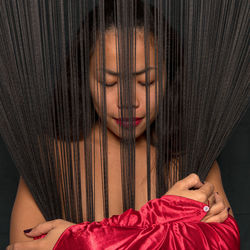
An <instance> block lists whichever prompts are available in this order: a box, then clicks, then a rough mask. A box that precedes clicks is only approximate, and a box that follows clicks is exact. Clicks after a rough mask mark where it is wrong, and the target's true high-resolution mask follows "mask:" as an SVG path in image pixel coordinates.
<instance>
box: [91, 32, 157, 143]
mask: <svg viewBox="0 0 250 250" xmlns="http://www.w3.org/2000/svg"><path fill="white" fill-rule="evenodd" d="M135 39H136V52H135V53H134V54H135V55H134V56H136V58H133V60H134V59H135V60H134V61H136V65H135V66H134V72H133V73H132V76H133V78H132V89H133V90H131V93H132V99H133V101H132V102H133V103H132V106H133V109H134V110H133V111H134V112H133V113H134V114H133V120H132V121H131V119H130V120H128V118H126V114H127V113H128V112H126V110H124V111H123V112H124V114H125V117H124V115H123V117H124V119H122V112H121V111H122V107H121V100H120V88H121V77H120V76H119V69H118V66H117V65H119V58H118V56H117V55H118V49H117V48H118V41H117V34H116V30H115V28H114V29H111V30H108V31H106V33H105V71H104V74H105V82H104V79H103V69H102V61H101V55H100V51H101V50H100V47H99V42H97V44H96V46H95V49H94V52H93V55H92V57H91V60H90V90H91V95H92V99H93V104H94V107H95V110H96V112H97V114H98V115H99V117H102V115H101V114H102V112H103V98H104V92H103V91H104V88H105V90H106V93H105V96H106V112H107V118H106V121H107V128H108V129H109V130H110V131H111V132H113V133H114V134H115V135H117V136H118V137H121V131H122V130H121V128H123V129H125V130H126V129H129V128H131V126H133V127H134V129H135V137H136V138H138V137H139V136H140V135H142V134H143V132H144V131H145V129H146V92H147V88H148V98H149V110H150V112H149V113H150V123H152V122H153V121H154V120H155V117H156V101H155V91H156V85H158V83H156V82H155V79H156V73H157V69H156V62H155V48H154V46H153V43H152V42H150V46H149V52H148V55H149V58H150V59H149V62H148V65H147V66H148V67H147V66H146V64H145V46H144V34H143V32H142V31H139V32H138V31H137V36H136V38H135ZM146 67H147V68H146ZM146 72H148V76H149V79H148V87H146ZM157 89H158V86H157ZM123 109H125V107H124V108H123ZM130 118H131V117H130ZM129 121H130V122H129Z"/></svg>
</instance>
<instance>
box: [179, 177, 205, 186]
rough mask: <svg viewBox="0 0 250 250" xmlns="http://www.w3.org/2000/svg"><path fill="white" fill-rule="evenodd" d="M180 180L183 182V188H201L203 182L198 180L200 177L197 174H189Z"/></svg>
mask: <svg viewBox="0 0 250 250" xmlns="http://www.w3.org/2000/svg"><path fill="white" fill-rule="evenodd" d="M181 182H183V184H184V185H183V188H184V189H190V188H194V189H199V188H201V187H202V186H203V185H204V184H203V183H202V182H201V181H200V178H199V176H198V175H197V174H194V173H192V174H190V175H188V176H187V177H186V178H184V179H182V180H181Z"/></svg>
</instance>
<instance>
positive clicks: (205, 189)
mask: <svg viewBox="0 0 250 250" xmlns="http://www.w3.org/2000/svg"><path fill="white" fill-rule="evenodd" d="M194 192H196V193H198V195H201V196H202V197H201V200H203V202H206V201H207V200H208V198H209V197H210V196H211V195H213V193H214V185H213V184H211V183H209V182H205V184H204V185H203V186H202V187H201V188H200V189H198V190H195V191H194Z"/></svg>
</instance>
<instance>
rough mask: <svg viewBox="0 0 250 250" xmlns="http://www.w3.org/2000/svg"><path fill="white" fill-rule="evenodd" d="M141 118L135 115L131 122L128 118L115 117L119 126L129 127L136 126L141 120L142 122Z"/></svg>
mask: <svg viewBox="0 0 250 250" xmlns="http://www.w3.org/2000/svg"><path fill="white" fill-rule="evenodd" d="M142 119H143V118H138V117H135V118H133V119H132V124H131V120H130V119H128V118H123V119H115V120H116V123H117V124H118V125H119V126H121V127H125V128H129V127H131V126H132V127H136V126H138V125H139V124H140V123H141V122H142Z"/></svg>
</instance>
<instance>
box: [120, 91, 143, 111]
mask: <svg viewBox="0 0 250 250" xmlns="http://www.w3.org/2000/svg"><path fill="white" fill-rule="evenodd" d="M134 92H136V91H134ZM129 99H132V100H129ZM117 105H118V108H119V109H129V108H131V106H132V108H133V109H138V108H139V107H140V100H139V98H138V96H137V95H136V93H135V94H132V95H131V94H130V98H129V96H128V95H124V94H123V98H120V95H119V97H118V104H117Z"/></svg>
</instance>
